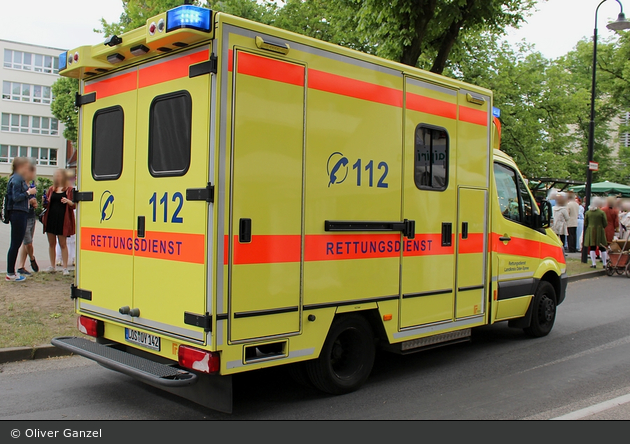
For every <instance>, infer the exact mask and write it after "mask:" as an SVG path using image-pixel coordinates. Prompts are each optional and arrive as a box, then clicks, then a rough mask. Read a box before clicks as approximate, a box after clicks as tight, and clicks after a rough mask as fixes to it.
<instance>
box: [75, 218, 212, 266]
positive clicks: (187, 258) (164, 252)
mask: <svg viewBox="0 0 630 444" xmlns="http://www.w3.org/2000/svg"><path fill="white" fill-rule="evenodd" d="M80 239H81V250H84V251H97V252H100V253H113V254H123V255H132V254H133V255H135V256H138V257H149V258H154V259H164V260H170V261H177V262H189V263H193V264H203V263H204V262H205V257H206V256H205V244H206V241H205V236H204V235H203V234H189V233H163V232H157V231H147V233H146V236H145V237H144V238H138V237H137V236H136V233H135V232H134V231H132V230H117V229H103V228H89V227H84V228H81V237H80Z"/></svg>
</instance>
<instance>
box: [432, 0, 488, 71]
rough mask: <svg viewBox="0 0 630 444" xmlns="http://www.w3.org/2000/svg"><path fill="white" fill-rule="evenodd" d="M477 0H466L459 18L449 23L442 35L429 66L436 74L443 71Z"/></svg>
mask: <svg viewBox="0 0 630 444" xmlns="http://www.w3.org/2000/svg"><path fill="white" fill-rule="evenodd" d="M477 1H478V0H468V1H467V2H466V4H464V5H463V6H462V7H461V8H460V17H459V19H458V20H455V21H453V23H451V25H450V26H449V27H448V29H447V30H446V32H445V33H444V36H443V37H442V41H441V43H440V47H439V49H438V53H437V56H436V57H435V60H434V61H433V66H432V67H431V72H434V73H436V74H442V72H444V68H446V62H447V61H448V57H449V55H450V54H451V50H452V49H453V46H454V45H455V42H457V39H458V37H459V33H460V31H461V30H462V27H463V26H464V25H465V24H466V21H467V20H468V19H469V17H470V15H471V12H472V9H473V8H474V7H475V6H476V3H477Z"/></svg>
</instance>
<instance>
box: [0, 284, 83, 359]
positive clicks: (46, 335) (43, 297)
mask: <svg viewBox="0 0 630 444" xmlns="http://www.w3.org/2000/svg"><path fill="white" fill-rule="evenodd" d="M72 281H73V277H72V276H62V274H61V273H36V274H34V275H33V276H31V277H29V278H27V280H26V281H25V282H22V283H16V282H6V281H5V280H4V279H2V281H0V348H2V347H21V346H37V345H42V344H50V340H51V339H52V338H53V337H55V336H64V335H66V336H67V335H77V334H79V332H78V330H77V328H76V315H75V313H74V303H73V302H72V300H71V299H70V285H71V284H72Z"/></svg>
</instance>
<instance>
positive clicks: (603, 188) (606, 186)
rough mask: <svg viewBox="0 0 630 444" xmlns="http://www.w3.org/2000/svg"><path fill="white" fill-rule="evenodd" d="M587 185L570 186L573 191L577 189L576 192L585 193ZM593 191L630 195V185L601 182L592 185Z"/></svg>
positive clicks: (595, 192)
mask: <svg viewBox="0 0 630 444" xmlns="http://www.w3.org/2000/svg"><path fill="white" fill-rule="evenodd" d="M585 188H586V185H578V186H575V187H571V188H569V190H571V191H575V192H576V193H580V194H583V193H584V189H585ZM591 193H593V194H612V195H615V196H616V195H619V194H620V195H621V196H622V197H630V186H628V185H622V184H620V183H614V182H608V181H605V182H599V183H594V184H592V185H591Z"/></svg>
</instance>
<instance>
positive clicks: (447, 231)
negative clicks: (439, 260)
mask: <svg viewBox="0 0 630 444" xmlns="http://www.w3.org/2000/svg"><path fill="white" fill-rule="evenodd" d="M451 245H453V224H452V223H450V222H442V246H443V247H450V246H451Z"/></svg>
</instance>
